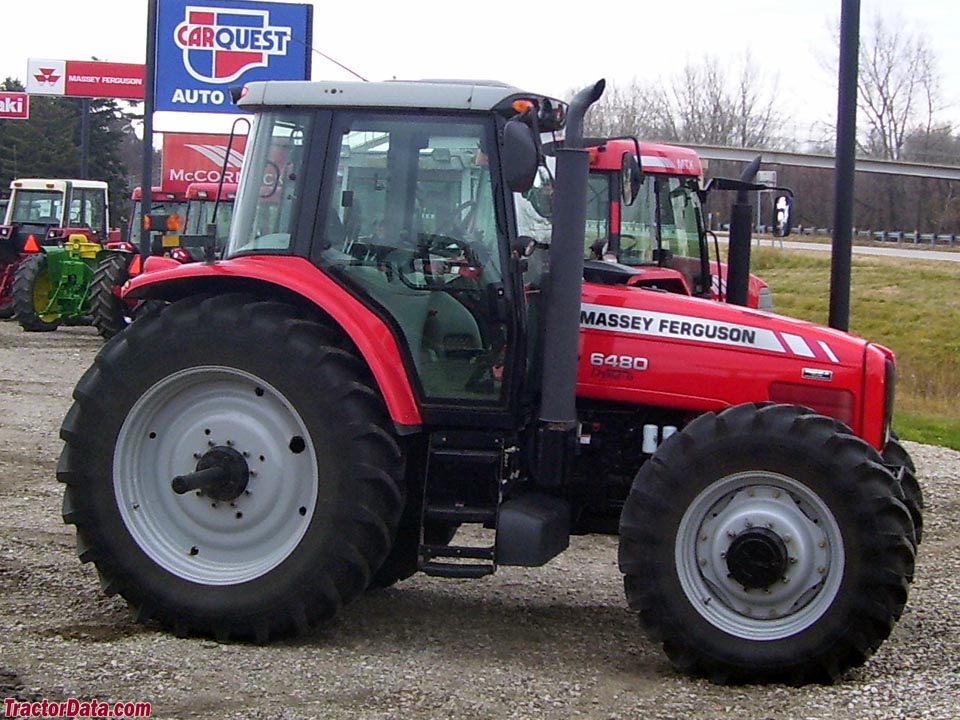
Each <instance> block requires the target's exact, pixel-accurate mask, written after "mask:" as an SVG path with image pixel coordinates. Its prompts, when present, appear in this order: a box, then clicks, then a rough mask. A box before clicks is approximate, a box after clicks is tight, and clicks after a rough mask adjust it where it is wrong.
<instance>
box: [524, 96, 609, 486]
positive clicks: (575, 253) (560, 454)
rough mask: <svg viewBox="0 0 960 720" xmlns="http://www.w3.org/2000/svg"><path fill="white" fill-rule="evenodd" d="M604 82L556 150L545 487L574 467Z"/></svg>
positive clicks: (583, 100)
mask: <svg viewBox="0 0 960 720" xmlns="http://www.w3.org/2000/svg"><path fill="white" fill-rule="evenodd" d="M605 86H606V81H605V80H600V81H599V82H597V83H596V84H595V85H593V86H591V87H589V88H585V89H583V90H581V91H580V92H579V93H577V95H576V97H574V98H573V100H572V101H571V103H570V106H569V108H568V110H567V126H566V128H567V129H566V137H565V139H564V146H563V148H561V149H558V150H557V153H556V157H557V171H556V190H555V197H556V198H557V200H558V202H556V203H554V214H553V234H552V237H551V240H550V272H549V276H548V277H549V279H548V287H547V294H546V300H547V304H546V313H545V319H544V343H543V358H542V359H541V362H542V363H543V373H542V381H541V386H540V428H539V430H538V443H537V459H536V465H535V474H536V476H537V479H538V480H539V482H540V483H541V484H543V485H558V484H560V483H562V482H564V478H565V477H566V475H567V474H568V473H569V469H570V468H571V466H572V460H573V452H574V445H575V441H576V437H575V433H576V429H577V410H576V385H577V353H578V349H579V339H580V295H581V287H582V283H583V243H584V236H585V232H584V229H585V223H586V217H587V175H588V173H589V170H590V155H589V153H588V152H587V151H586V150H584V149H583V117H584V115H585V114H586V112H587V109H588V108H589V107H590V105H592V104H593V103H594V102H596V101H597V100H598V99H599V98H600V95H602V94H603V89H604V87H605Z"/></svg>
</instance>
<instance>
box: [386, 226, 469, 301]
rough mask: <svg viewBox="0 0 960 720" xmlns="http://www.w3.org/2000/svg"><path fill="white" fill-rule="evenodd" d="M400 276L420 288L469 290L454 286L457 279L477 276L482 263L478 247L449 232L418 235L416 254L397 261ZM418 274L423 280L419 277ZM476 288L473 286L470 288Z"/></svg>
mask: <svg viewBox="0 0 960 720" xmlns="http://www.w3.org/2000/svg"><path fill="white" fill-rule="evenodd" d="M396 269H397V276H398V277H399V278H400V280H401V282H403V284H404V285H406V286H407V287H410V288H413V289H417V290H433V289H444V290H448V291H451V292H452V291H454V290H466V289H467V288H463V287H459V288H458V287H456V286H454V287H451V286H450V285H451V283H453V281H455V280H457V279H460V278H465V279H472V278H477V277H479V275H480V272H481V269H482V264H481V261H480V258H478V257H477V252H476V248H474V247H473V246H471V245H470V244H469V243H467V242H465V241H463V240H459V239H458V238H455V237H450V236H449V235H441V234H433V233H424V234H421V235H420V236H418V238H417V247H416V250H414V251H413V254H412V255H409V256H408V257H407V258H406V259H405V260H403V261H401V262H399V263H397V264H396ZM415 273H419V274H421V275H422V277H423V280H422V281H420V280H419V279H415ZM470 289H473V288H470Z"/></svg>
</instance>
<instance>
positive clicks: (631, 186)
mask: <svg viewBox="0 0 960 720" xmlns="http://www.w3.org/2000/svg"><path fill="white" fill-rule="evenodd" d="M642 184H643V171H642V170H640V163H639V162H638V161H637V158H636V157H634V155H633V153H628V152H625V153H624V154H623V157H622V158H621V159H620V194H621V196H622V197H621V199H622V201H623V204H624V205H627V206H630V205H633V201H634V200H636V199H637V195H639V194H640V186H641V185H642Z"/></svg>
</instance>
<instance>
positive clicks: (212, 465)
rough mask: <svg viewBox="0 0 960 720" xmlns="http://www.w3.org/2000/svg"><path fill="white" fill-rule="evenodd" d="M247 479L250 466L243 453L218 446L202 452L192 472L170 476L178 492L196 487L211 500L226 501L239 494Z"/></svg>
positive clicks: (172, 485) (195, 488) (233, 498)
mask: <svg viewBox="0 0 960 720" xmlns="http://www.w3.org/2000/svg"><path fill="white" fill-rule="evenodd" d="M249 480H250V468H249V466H248V465H247V461H246V460H245V459H244V457H243V455H241V454H240V453H239V452H237V451H236V450H234V449H233V448H231V447H227V446H225V445H218V446H216V447H213V448H210V450H208V451H207V452H205V453H204V454H203V456H202V457H201V458H200V460H199V461H197V467H196V470H195V471H194V472H192V473H187V474H186V475H178V476H176V477H175V478H173V482H172V483H171V487H172V488H173V491H174V492H175V493H177V494H178V495H182V494H184V493H187V492H190V491H191V490H200V491H201V492H203V494H204V495H207V496H209V497H211V498H213V499H214V500H220V501H223V502H228V501H230V500H235V499H236V498H238V497H240V495H241V494H242V493H243V491H244V490H246V489H247V483H248V482H249Z"/></svg>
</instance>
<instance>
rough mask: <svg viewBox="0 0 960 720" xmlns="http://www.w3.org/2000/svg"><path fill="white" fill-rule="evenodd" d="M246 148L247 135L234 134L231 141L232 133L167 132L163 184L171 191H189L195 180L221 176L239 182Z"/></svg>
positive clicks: (212, 180)
mask: <svg viewBox="0 0 960 720" xmlns="http://www.w3.org/2000/svg"><path fill="white" fill-rule="evenodd" d="M228 145H230V150H229V155H228V151H227V146H228ZM246 148H247V138H246V136H245V135H238V136H236V137H234V138H233V143H232V144H230V136H229V135H210V134H204V133H164V134H163V179H162V180H161V185H162V187H163V189H164V190H165V191H167V192H186V191H187V186H188V185H189V184H190V183H195V182H196V183H201V182H220V180H221V178H222V179H223V181H224V182H227V183H235V182H238V181H239V180H240V166H241V165H242V164H243V153H244V151H245V150H246ZM224 163H226V172H224Z"/></svg>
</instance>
